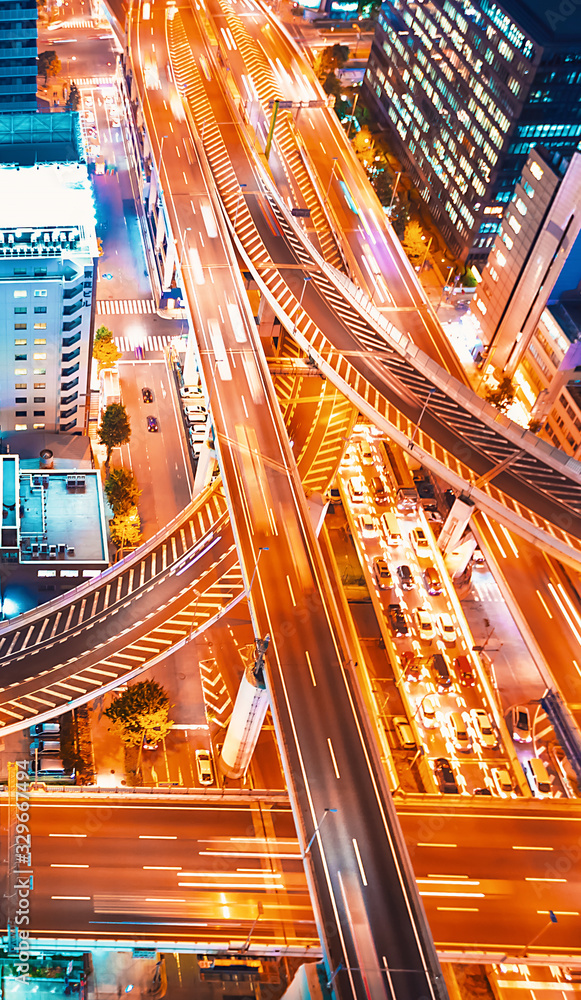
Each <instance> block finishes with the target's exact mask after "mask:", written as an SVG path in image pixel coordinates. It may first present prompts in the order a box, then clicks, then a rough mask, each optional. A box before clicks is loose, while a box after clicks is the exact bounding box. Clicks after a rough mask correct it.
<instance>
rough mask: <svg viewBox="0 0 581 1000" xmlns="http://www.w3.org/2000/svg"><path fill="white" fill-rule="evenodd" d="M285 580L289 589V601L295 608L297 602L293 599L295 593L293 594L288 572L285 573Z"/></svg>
mask: <svg viewBox="0 0 581 1000" xmlns="http://www.w3.org/2000/svg"><path fill="white" fill-rule="evenodd" d="M286 582H287V583H288V589H289V591H290V595H291V601H292V602H293V608H296V606H297V602H296V601H295V595H294V594H293V588H292V586H291V582H290V577H289V575H288V573H287V575H286Z"/></svg>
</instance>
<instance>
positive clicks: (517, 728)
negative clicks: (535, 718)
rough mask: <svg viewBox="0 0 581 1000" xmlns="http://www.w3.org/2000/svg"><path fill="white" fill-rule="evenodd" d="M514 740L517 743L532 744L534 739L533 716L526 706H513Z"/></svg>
mask: <svg viewBox="0 0 581 1000" xmlns="http://www.w3.org/2000/svg"><path fill="white" fill-rule="evenodd" d="M511 722H512V726H511V729H512V738H513V740H516V742H517V743H530V742H531V741H532V738H533V734H532V730H531V716H530V713H529V710H528V708H527V707H526V705H513V708H512V712H511Z"/></svg>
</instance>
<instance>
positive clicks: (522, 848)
mask: <svg viewBox="0 0 581 1000" xmlns="http://www.w3.org/2000/svg"><path fill="white" fill-rule="evenodd" d="M512 849H513V851H554V850H555V848H554V847H535V846H534V845H533V846H531V847H528V846H526V845H525V846H524V847H520V846H519V847H515V845H514V844H513V845H512Z"/></svg>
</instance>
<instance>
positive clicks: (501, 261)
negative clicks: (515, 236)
mask: <svg viewBox="0 0 581 1000" xmlns="http://www.w3.org/2000/svg"><path fill="white" fill-rule="evenodd" d="M496 260H497V262H498V266H499V267H504V265H505V264H506V257H505V256H504V254H503V252H502V250H497V251H496Z"/></svg>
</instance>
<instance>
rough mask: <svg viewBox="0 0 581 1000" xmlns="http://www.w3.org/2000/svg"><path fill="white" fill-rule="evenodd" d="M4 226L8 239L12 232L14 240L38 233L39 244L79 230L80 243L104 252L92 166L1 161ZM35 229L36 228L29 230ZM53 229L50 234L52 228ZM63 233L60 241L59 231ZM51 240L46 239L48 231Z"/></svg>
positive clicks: (0, 203) (77, 239)
mask: <svg viewBox="0 0 581 1000" xmlns="http://www.w3.org/2000/svg"><path fill="white" fill-rule="evenodd" d="M0 189H1V190H2V199H1V200H0V231H1V232H2V234H3V236H4V242H7V241H8V238H9V235H10V231H12V233H13V240H14V242H16V241H18V242H20V241H21V239H26V240H28V242H30V239H32V238H33V234H38V235H37V236H36V240H37V241H38V243H39V244H44V243H46V242H50V243H51V244H53V243H56V245H57V246H59V245H60V242H61V239H60V234H61V233H66V234H67V239H66V242H67V244H69V242H70V237H71V233H72V232H73V233H75V234H77V233H78V236H77V235H76V236H75V239H74V240H73V242H74V243H75V244H77V243H80V244H81V246H79V249H85V248H86V250H87V252H88V253H89V254H90V255H91V256H92V257H96V256H97V255H98V249H97V240H96V236H95V223H96V217H95V205H94V202H93V192H92V187H91V182H90V180H89V175H88V172H87V168H86V166H85V165H84V164H79V163H42V164H37V165H36V166H29V167H19V166H13V165H12V166H8V165H6V164H0ZM27 230H29V231H30V233H25V232H24V231H27ZM47 230H48V231H49V232H48V233H47V232H46V231H47ZM53 231H54V232H58V237H57V240H56V241H55V239H54V232H53ZM47 235H48V236H50V237H51V238H50V240H49V241H47V240H46V236H47Z"/></svg>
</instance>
